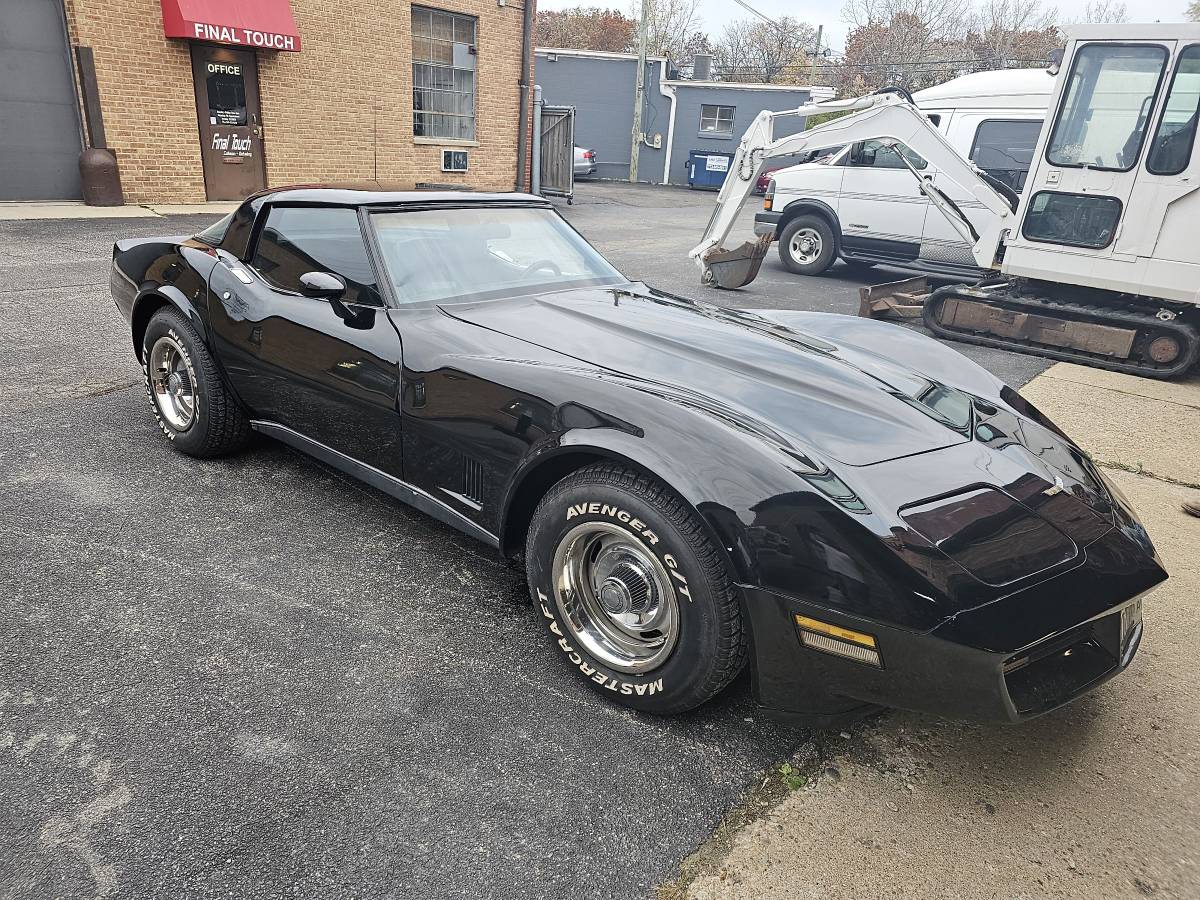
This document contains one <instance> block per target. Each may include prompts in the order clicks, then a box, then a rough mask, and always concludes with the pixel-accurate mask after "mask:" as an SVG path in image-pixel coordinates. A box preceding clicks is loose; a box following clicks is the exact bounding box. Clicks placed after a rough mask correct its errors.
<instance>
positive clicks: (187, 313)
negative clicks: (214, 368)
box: [130, 284, 208, 362]
mask: <svg viewBox="0 0 1200 900" xmlns="http://www.w3.org/2000/svg"><path fill="white" fill-rule="evenodd" d="M165 306H172V307H174V308H175V309H177V310H179V312H180V313H181V314H182V315H183V317H184V318H185V319H187V321H188V323H189V324H191V326H192V327H193V328H195V329H196V331H197V333H199V335H200V339H201V340H202V341H204V343H205V344H208V329H207V328H206V327H205V324H204V317H203V316H202V315H200V311H199V310H198V309H197V308H196V306H195V304H193V303H192V301H191V300H189V299H188V298H187V297H186V296H184V294H183V292H182V291H180V290H179V289H178V288H176V287H174V286H172V285H169V284H168V285H155V286H153V287H146V288H143V289H142V290H141V291H139V293H138V295H137V299H135V300H134V302H133V314H132V316H131V317H130V331H131V335H130V336H131V337H132V339H133V352H134V353H136V354H137V358H138V362H145V360H144V359H142V341H143V339H144V338H145V336H146V326H147V325H149V324H150V318H151V317H152V316H153V315H154V314H155V313H156V312H158V311H159V310H160V309H162V308H163V307H165Z"/></svg>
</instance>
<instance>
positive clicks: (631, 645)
mask: <svg viewBox="0 0 1200 900" xmlns="http://www.w3.org/2000/svg"><path fill="white" fill-rule="evenodd" d="M726 566H727V564H726V561H725V558H724V556H723V555H722V553H721V552H720V550H719V548H718V547H716V546H714V545H713V543H712V542H711V541H710V540H709V537H708V533H707V529H706V527H705V525H704V523H703V522H702V521H701V519H700V518H699V516H698V514H697V513H696V511H695V510H694V509H693V508H692V507H691V506H690V505H689V504H688V503H687V502H685V501H684V500H683V499H682V498H681V497H680V496H679V495H678V494H676V493H675V492H674V491H672V490H671V489H670V488H669V487H667V486H666V485H665V484H663V483H662V482H661V481H659V480H658V479H656V478H654V477H653V476H652V475H650V474H648V473H645V472H641V471H636V470H634V469H631V468H626V467H625V466H622V465H620V464H619V463H616V462H612V463H609V462H603V463H599V462H598V463H594V464H592V465H589V466H586V467H585V468H582V469H579V470H578V471H576V472H574V473H572V474H570V475H568V476H566V477H565V478H563V479H562V480H561V481H559V482H558V483H557V484H555V485H553V486H552V487H551V488H550V489H549V490H548V491H547V492H546V493H545V495H544V496H543V497H542V498H541V500H540V501H539V502H538V505H537V508H536V509H535V510H534V512H533V517H532V520H531V521H530V523H529V528H528V531H527V533H526V536H525V569H526V575H527V576H528V579H529V594H530V597H531V599H532V600H533V604H534V609H535V615H536V616H537V619H538V620H539V621H540V622H541V623H542V625H543V626H544V627H546V629H547V630H548V632H549V637H550V641H551V646H552V647H553V648H554V652H555V654H556V655H557V656H558V657H559V658H560V659H561V660H562V661H563V662H564V663H565V664H566V665H567V668H568V670H569V671H571V672H574V673H575V677H578V678H582V679H583V680H584V683H586V685H587V687H589V688H591V689H592V690H593V691H596V692H597V693H598V694H599V695H600V696H602V697H604V698H605V699H606V700H608V701H611V702H613V703H620V704H621V705H623V706H628V707H631V708H633V709H638V710H642V711H644V712H650V713H657V714H659V715H667V714H672V713H680V712H684V711H686V710H689V709H695V708H696V707H697V706H699V705H700V704H702V703H704V702H705V701H707V700H709V699H711V698H712V697H713V696H715V695H716V694H718V693H719V692H720V691H721V690H722V689H723V688H724V687H725V686H726V685H727V684H729V682H730V681H732V680H733V678H734V677H735V676H736V675H737V674H738V672H739V671H741V669H742V667H743V665H744V664H745V662H746V657H747V653H748V641H747V634H746V628H745V626H744V625H743V623H742V614H741V597H740V594H739V593H738V591H737V588H736V585H735V584H734V582H733V580H732V579H731V578H730V575H729V571H728V569H727V567H726Z"/></svg>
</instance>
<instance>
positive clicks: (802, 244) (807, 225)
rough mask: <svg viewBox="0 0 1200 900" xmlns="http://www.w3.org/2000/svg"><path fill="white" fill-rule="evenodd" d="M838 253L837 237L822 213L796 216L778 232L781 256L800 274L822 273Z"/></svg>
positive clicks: (784, 262) (786, 265) (784, 263)
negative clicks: (821, 215)
mask: <svg viewBox="0 0 1200 900" xmlns="http://www.w3.org/2000/svg"><path fill="white" fill-rule="evenodd" d="M836 256H837V238H836V237H835V236H834V233H833V229H832V228H830V227H829V223H828V222H826V221H825V220H824V219H823V218H821V217H820V216H797V217H796V218H794V219H792V220H791V221H790V222H788V223H787V225H785V226H784V228H783V231H782V233H781V234H780V235H779V259H780V260H781V261H782V262H783V265H784V267H785V268H786V269H787V270H788V271H789V272H795V273H796V274H797V275H820V274H821V273H822V272H824V271H825V270H826V269H828V268H829V267H830V266H831V265H833V261H834V259H835V258H836Z"/></svg>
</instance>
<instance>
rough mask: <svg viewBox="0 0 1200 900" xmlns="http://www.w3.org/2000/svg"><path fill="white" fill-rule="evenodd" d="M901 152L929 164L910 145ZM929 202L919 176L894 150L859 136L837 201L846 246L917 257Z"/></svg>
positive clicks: (921, 166) (878, 254)
mask: <svg viewBox="0 0 1200 900" xmlns="http://www.w3.org/2000/svg"><path fill="white" fill-rule="evenodd" d="M903 152H904V153H905V154H906V155H907V157H908V159H909V160H910V161H911V162H912V163H913V165H914V166H916V168H917V169H919V170H920V169H924V168H926V167H927V165H928V164H927V163H926V162H925V160H924V159H922V158H921V157H920V156H918V155H917V154H915V153H913V152H912V151H911V150H907V149H906V150H904V151H903ZM928 205H929V201H927V200H926V199H925V195H924V194H922V193H921V188H920V184H919V182H918V181H917V179H916V178H915V177H914V176H913V174H912V172H911V171H910V170H909V169H908V167H907V166H906V165H904V161H903V160H902V159H901V158H900V155H899V154H898V153H897V152H896V151H895V150H892V149H891V148H890V147H885V146H884V145H883V143H882V142H880V141H860V142H858V143H857V144H855V145H854V146H852V147H851V148H850V155H849V159H848V162H847V168H846V173H845V175H844V176H843V178H842V193H841V198H840V202H839V204H838V218H839V219H841V223H842V249H843V251H844V252H845V253H846V254H847V255H851V256H853V255H855V254H856V253H863V254H866V255H870V256H871V257H873V258H882V259H895V260H900V261H903V260H911V259H915V258H916V256H917V254H918V252H919V251H920V248H921V230H922V228H924V225H925V207H926V206H928Z"/></svg>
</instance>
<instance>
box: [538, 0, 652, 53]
mask: <svg viewBox="0 0 1200 900" xmlns="http://www.w3.org/2000/svg"><path fill="white" fill-rule="evenodd" d="M536 43H537V46H539V47H563V48H570V49H574V50H608V51H611V52H614V53H622V52H626V51H629V50H632V49H634V47H635V46H636V44H637V23H635V22H634V21H633V20H632V19H630V18H628V17H627V16H624V15H622V14H621V13H620V12H619V11H618V10H615V9H602V8H599V7H595V6H576V7H573V8H571V9H564V10H538V14H537V36H536Z"/></svg>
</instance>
